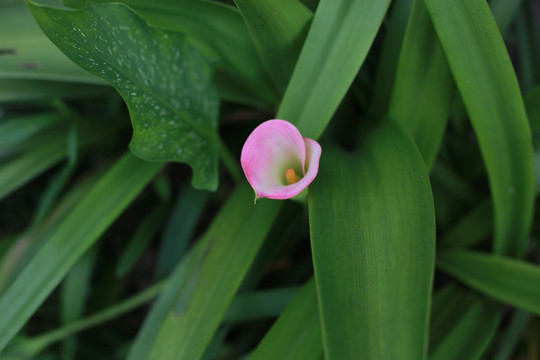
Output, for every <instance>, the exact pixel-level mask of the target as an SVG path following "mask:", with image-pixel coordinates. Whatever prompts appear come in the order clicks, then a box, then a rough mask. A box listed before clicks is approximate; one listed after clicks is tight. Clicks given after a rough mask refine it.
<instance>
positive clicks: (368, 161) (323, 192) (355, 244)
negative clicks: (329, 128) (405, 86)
mask: <svg viewBox="0 0 540 360" xmlns="http://www.w3.org/2000/svg"><path fill="white" fill-rule="evenodd" d="M359 143H360V144H361V145H360V148H359V150H358V151H357V152H356V153H354V154H348V153H345V152H343V151H340V150H336V149H332V148H326V149H325V153H324V154H323V156H322V159H321V164H320V169H319V174H318V176H317V179H315V181H314V182H313V184H312V185H311V186H310V191H309V223H310V234H311V245H312V254H313V265H314V269H315V279H316V283H317V294H318V299H319V307H320V314H321V328H322V338H323V344H324V349H325V357H326V359H330V360H331V359H339V360H346V359H415V360H417V359H424V358H425V357H426V355H427V354H426V349H427V329H428V326H427V325H428V316H429V307H430V303H431V299H430V297H431V283H432V280H433V271H434V255H435V254H434V253H435V213H434V208H433V198H432V194H431V188H430V184H429V178H428V173H427V169H426V167H425V165H424V162H423V161H422V158H421V155H420V154H419V152H418V150H417V149H416V147H415V146H414V144H413V142H412V141H411V139H410V138H409V137H408V136H407V135H406V134H405V133H404V132H403V131H402V130H401V129H399V127H398V126H397V125H395V124H393V123H391V122H383V123H381V124H379V125H378V126H377V127H376V128H374V129H372V130H371V131H369V132H368V133H366V134H365V136H364V137H363V138H362V139H360V140H359ZM396 174H399V182H396ZM411 284H414V286H411ZM388 344H392V346H389V345H388Z"/></svg>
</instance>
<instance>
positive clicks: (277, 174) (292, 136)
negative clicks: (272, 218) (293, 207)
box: [240, 119, 321, 199]
mask: <svg viewBox="0 0 540 360" xmlns="http://www.w3.org/2000/svg"><path fill="white" fill-rule="evenodd" d="M320 157H321V146H320V145H319V143H318V142H316V141H315V140H312V139H308V138H306V137H303V136H302V134H300V132H299V131H298V129H297V128H296V127H295V126H294V125H293V124H291V123H289V122H287V121H285V120H279V119H274V120H268V121H265V122H264V123H262V124H260V125H259V126H257V128H255V130H253V132H252V133H251V134H250V135H249V137H248V138H247V140H246V143H245V144H244V147H243V148H242V155H241V159H240V160H241V163H242V169H244V173H245V174H246V178H247V180H248V181H249V183H250V184H251V186H252V187H253V190H255V193H256V196H257V198H261V197H265V198H269V199H290V198H292V197H294V196H296V195H298V194H300V193H301V192H302V191H303V190H304V189H305V188H306V187H308V185H309V184H311V182H312V181H313V179H315V176H317V172H318V171H319V159H320Z"/></svg>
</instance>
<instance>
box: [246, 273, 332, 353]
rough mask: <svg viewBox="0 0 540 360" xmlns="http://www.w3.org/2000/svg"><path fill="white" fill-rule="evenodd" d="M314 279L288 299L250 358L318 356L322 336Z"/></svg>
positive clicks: (320, 351) (320, 350) (320, 349)
mask: <svg viewBox="0 0 540 360" xmlns="http://www.w3.org/2000/svg"><path fill="white" fill-rule="evenodd" d="M316 291H317V290H316V288H315V281H313V279H312V280H310V281H309V282H308V283H307V284H306V285H304V286H303V287H302V289H301V290H300V291H299V292H298V294H297V295H296V296H295V297H294V299H293V300H292V301H291V303H290V304H289V306H287V308H286V309H285V310H284V311H283V313H282V314H281V315H280V316H279V318H278V319H277V321H276V322H275V323H274V325H272V327H271V328H270V330H269V331H268V333H266V335H265V336H264V338H263V339H262V341H261V342H260V343H259V345H258V346H257V348H256V349H255V351H254V352H253V354H251V356H250V357H249V359H250V360H270V359H280V360H319V359H320V358H321V355H322V339H321V331H320V325H319V312H318V307H317V292H316Z"/></svg>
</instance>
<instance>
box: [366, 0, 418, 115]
mask: <svg viewBox="0 0 540 360" xmlns="http://www.w3.org/2000/svg"><path fill="white" fill-rule="evenodd" d="M412 5H413V0H397V1H394V5H393V6H392V10H391V13H390V16H389V17H388V22H387V30H386V34H385V35H384V41H383V44H382V49H381V53H380V55H379V58H378V64H377V72H376V73H375V81H374V83H373V94H372V95H371V104H370V113H371V115H372V116H373V115H375V116H384V115H385V114H386V112H387V110H388V103H389V102H390V96H391V95H392V89H393V87H394V82H395V79H396V71H397V67H398V61H399V54H400V51H402V43H403V39H404V36H405V30H406V28H407V23H408V20H409V15H410V14H411V8H412Z"/></svg>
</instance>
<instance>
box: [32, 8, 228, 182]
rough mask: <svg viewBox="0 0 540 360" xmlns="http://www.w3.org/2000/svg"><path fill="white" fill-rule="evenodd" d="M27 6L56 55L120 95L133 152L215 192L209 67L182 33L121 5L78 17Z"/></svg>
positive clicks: (215, 98) (79, 12)
mask: <svg viewBox="0 0 540 360" xmlns="http://www.w3.org/2000/svg"><path fill="white" fill-rule="evenodd" d="M28 5H29V7H30V10H31V12H32V14H33V15H34V18H35V19H36V20H37V22H38V23H39V25H40V26H41V28H42V29H43V31H44V32H45V34H46V35H47V36H48V37H49V38H50V39H51V40H52V41H53V42H54V43H55V44H56V45H57V46H58V47H59V48H60V50H62V51H63V52H64V53H65V54H66V55H67V56H68V57H69V58H70V59H71V60H73V61H74V62H75V63H76V64H78V65H79V66H80V67H82V68H83V69H85V70H87V71H88V72H90V73H92V74H95V75H98V76H100V77H102V78H104V79H105V80H107V81H109V82H110V83H111V84H112V85H113V86H114V87H115V88H116V89H117V90H118V92H119V93H120V94H121V95H122V97H123V98H124V100H125V102H126V104H127V106H128V108H129V111H130V115H131V121H132V124H133V138H132V140H131V143H130V148H131V151H132V152H133V153H135V154H136V155H137V156H139V157H141V158H143V159H145V160H151V161H180V162H185V163H188V164H189V165H190V166H191V167H192V169H193V182H192V183H193V186H194V187H196V188H202V189H209V190H213V189H215V188H216V187H217V162H218V154H219V147H220V142H219V138H218V135H217V131H216V126H217V117H218V107H219V102H218V96H217V92H216V90H215V88H214V86H213V84H212V68H211V66H210V64H209V63H208V62H207V60H206V59H205V58H204V56H203V55H202V53H201V52H200V51H198V49H196V48H194V47H193V46H191V45H190V44H188V42H187V40H186V38H185V37H184V36H183V35H182V34H179V33H173V32H166V31H161V30H157V29H153V28H150V27H149V26H148V25H147V24H146V23H145V22H144V21H143V20H142V19H141V18H139V17H138V16H137V15H136V14H135V13H133V12H132V11H131V10H129V8H127V7H126V6H124V5H121V4H92V3H88V5H87V7H86V8H85V9H82V10H77V11H70V10H62V9H55V8H49V7H44V6H41V5H39V4H36V3H33V2H30V1H29V2H28Z"/></svg>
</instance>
